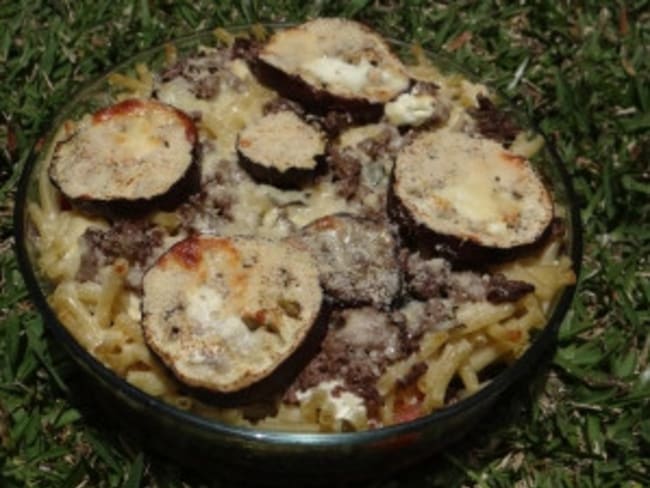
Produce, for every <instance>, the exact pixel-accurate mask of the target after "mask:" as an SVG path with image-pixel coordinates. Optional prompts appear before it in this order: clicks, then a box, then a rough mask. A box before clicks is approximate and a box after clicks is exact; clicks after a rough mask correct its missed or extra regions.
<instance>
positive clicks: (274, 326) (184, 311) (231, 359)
mask: <svg viewBox="0 0 650 488" xmlns="http://www.w3.org/2000/svg"><path fill="white" fill-rule="evenodd" d="M321 300H322V292H321V289H320V286H319V283H318V272H317V270H316V266H315V263H314V262H313V260H312V258H311V256H310V255H309V254H307V253H306V252H304V251H300V250H298V249H295V248H293V247H292V246H289V245H287V244H281V243H278V242H273V241H267V240H263V239H253V238H246V239H245V238H231V239H227V238H216V237H207V236H206V237H190V238H188V239H186V240H184V241H181V242H180V243H178V244H176V245H175V246H174V247H172V248H171V250H169V251H168V252H167V253H166V254H164V255H163V256H162V257H161V258H160V259H159V260H158V262H157V263H156V264H155V265H154V266H153V267H152V268H151V269H150V270H149V271H147V273H146V274H145V276H144V279H143V311H144V321H143V328H144V332H145V337H146V338H147V342H148V343H149V345H150V346H151V347H152V348H153V349H154V350H156V352H158V354H159V355H160V356H161V357H162V358H163V360H164V362H165V363H166V364H167V365H168V366H169V367H170V368H172V369H173V370H174V371H175V373H176V374H177V375H178V376H179V378H180V379H181V380H182V381H184V382H186V383H188V384H190V385H194V386H201V387H204V388H208V389H212V390H217V391H224V392H227V391H236V390H239V389H241V388H243V387H245V386H248V385H249V384H251V383H253V382H255V381H257V380H259V379H260V378H262V377H264V376H266V375H268V374H270V372H271V371H273V369H275V367H276V366H277V365H278V364H280V362H282V361H283V360H284V359H285V358H286V357H287V356H288V355H289V354H290V353H291V352H293V350H294V349H295V348H297V347H298V346H299V344H300V343H301V342H302V340H303V339H304V337H305V336H306V334H307V331H308V330H309V329H310V327H311V325H312V323H313V322H314V321H315V320H316V317H317V315H318V313H319V311H320V306H321Z"/></svg>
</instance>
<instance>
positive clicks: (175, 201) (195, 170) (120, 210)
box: [50, 143, 202, 220]
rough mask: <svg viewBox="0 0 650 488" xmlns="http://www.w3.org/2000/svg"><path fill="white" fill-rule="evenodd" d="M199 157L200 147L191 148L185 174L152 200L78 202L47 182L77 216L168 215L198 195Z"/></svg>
mask: <svg viewBox="0 0 650 488" xmlns="http://www.w3.org/2000/svg"><path fill="white" fill-rule="evenodd" d="M201 153H202V150H201V144H200V143H197V144H195V146H194V148H193V150H192V162H191V163H190V165H189V166H188V168H187V171H185V174H184V175H183V176H182V177H181V178H180V179H178V180H176V182H175V183H174V184H172V185H171V186H170V187H169V189H168V190H166V191H165V192H164V193H162V194H159V195H156V196H155V197H153V198H136V199H125V198H118V199H111V200H97V199H93V198H92V197H91V196H90V195H88V196H84V197H80V198H69V197H67V196H66V195H65V194H64V193H63V191H61V188H60V187H59V185H58V184H57V182H56V181H55V180H54V179H53V178H50V181H51V182H52V184H53V185H54V187H55V188H56V189H57V190H58V191H59V192H60V194H61V196H62V198H63V199H64V200H65V201H66V202H67V203H69V205H70V206H71V207H73V208H75V209H77V210H79V211H81V212H84V213H88V214H92V215H99V216H102V217H106V218H108V219H110V220H113V219H121V218H127V217H128V218H138V217H143V216H145V215H147V214H149V213H151V212H155V211H157V210H163V211H166V212H169V211H172V210H174V209H176V208H177V207H178V206H179V205H180V204H182V203H183V202H185V201H187V199H188V198H189V196H190V195H193V194H195V193H198V192H200V191H201V164H200V161H201Z"/></svg>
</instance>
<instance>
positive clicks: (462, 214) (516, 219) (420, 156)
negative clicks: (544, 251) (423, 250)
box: [389, 130, 553, 260]
mask: <svg viewBox="0 0 650 488" xmlns="http://www.w3.org/2000/svg"><path fill="white" fill-rule="evenodd" d="M392 180H393V181H392V186H391V192H390V193H391V194H390V196H389V212H390V213H391V215H392V216H393V217H394V218H396V220H397V221H398V223H399V224H400V225H401V226H402V228H403V230H404V231H405V233H406V234H407V235H410V236H412V237H413V236H415V237H416V238H423V237H424V238H425V239H426V238H431V239H429V241H430V242H438V243H442V244H443V246H445V247H447V248H450V249H451V251H452V253H453V252H454V251H457V252H458V253H457V256H456V257H459V258H460V259H461V260H472V258H473V257H478V256H472V254H473V253H474V252H478V253H479V254H481V251H486V250H492V251H496V253H497V254H499V253H501V254H508V253H510V252H511V251H514V250H516V249H519V248H522V247H525V246H528V245H531V244H534V243H535V242H537V241H538V240H539V239H540V238H541V237H542V236H543V234H544V232H545V230H546V229H547V228H548V226H549V224H550V222H551V220H552V218H553V203H552V200H551V197H550V195H549V193H548V191H547V189H546V188H545V186H544V184H543V182H542V180H541V178H540V177H539V175H538V174H537V173H536V172H535V170H534V169H533V168H532V166H531V164H530V162H529V161H528V160H526V159H525V158H524V157H522V156H519V155H517V154H514V153H512V152H511V151H508V150H506V149H504V148H503V146H501V145H500V144H498V143H497V142H495V141H492V140H488V139H483V138H478V137H472V136H470V135H468V134H465V133H460V132H451V131H445V130H440V131H435V132H423V133H422V134H420V135H419V136H417V137H416V138H415V139H414V140H413V141H412V142H411V143H410V144H408V145H407V146H405V147H404V148H402V150H401V151H400V153H399V154H398V156H397V160H396V163H395V168H394V170H393V178H392ZM430 242H429V243H430ZM454 248H456V249H454ZM459 249H460V250H461V251H462V252H461V251H459Z"/></svg>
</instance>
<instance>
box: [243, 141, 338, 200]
mask: <svg viewBox="0 0 650 488" xmlns="http://www.w3.org/2000/svg"><path fill="white" fill-rule="evenodd" d="M237 154H238V156H239V165H240V166H241V167H242V168H244V170H246V172H247V173H248V174H249V175H250V176H251V177H252V178H253V179H254V180H255V181H256V182H258V183H266V184H268V185H273V186H275V187H277V188H281V189H283V190H296V189H301V188H305V187H307V186H309V185H311V184H312V183H314V182H315V181H316V180H317V179H318V178H319V177H321V176H323V175H324V174H326V173H327V162H326V160H325V155H324V154H319V155H317V156H315V157H314V159H315V160H316V165H315V166H314V167H313V168H309V169H305V168H289V169H288V170H287V171H280V170H278V169H277V168H273V167H269V166H264V165H262V164H259V163H257V162H255V161H253V160H252V159H250V158H248V157H247V156H246V155H245V154H244V153H243V152H242V151H240V150H237Z"/></svg>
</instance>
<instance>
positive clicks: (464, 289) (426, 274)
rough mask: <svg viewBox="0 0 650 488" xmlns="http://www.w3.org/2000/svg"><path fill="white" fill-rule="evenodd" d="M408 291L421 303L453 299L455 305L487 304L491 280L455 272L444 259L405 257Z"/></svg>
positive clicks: (468, 273) (469, 273) (403, 262)
mask: <svg viewBox="0 0 650 488" xmlns="http://www.w3.org/2000/svg"><path fill="white" fill-rule="evenodd" d="M401 259H402V266H403V267H404V271H405V274H406V282H407V286H408V290H409V292H410V293H412V294H413V295H414V296H416V297H417V298H420V299H425V300H426V299H430V298H451V299H452V300H454V301H455V302H458V303H461V302H468V301H480V300H485V296H486V293H487V288H486V287H487V284H488V276H487V275H482V274H479V273H476V272H474V271H453V270H452V269H451V264H450V263H449V261H447V260H446V259H444V258H433V259H423V258H422V257H421V256H420V255H419V254H410V253H403V254H402V256H401Z"/></svg>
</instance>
